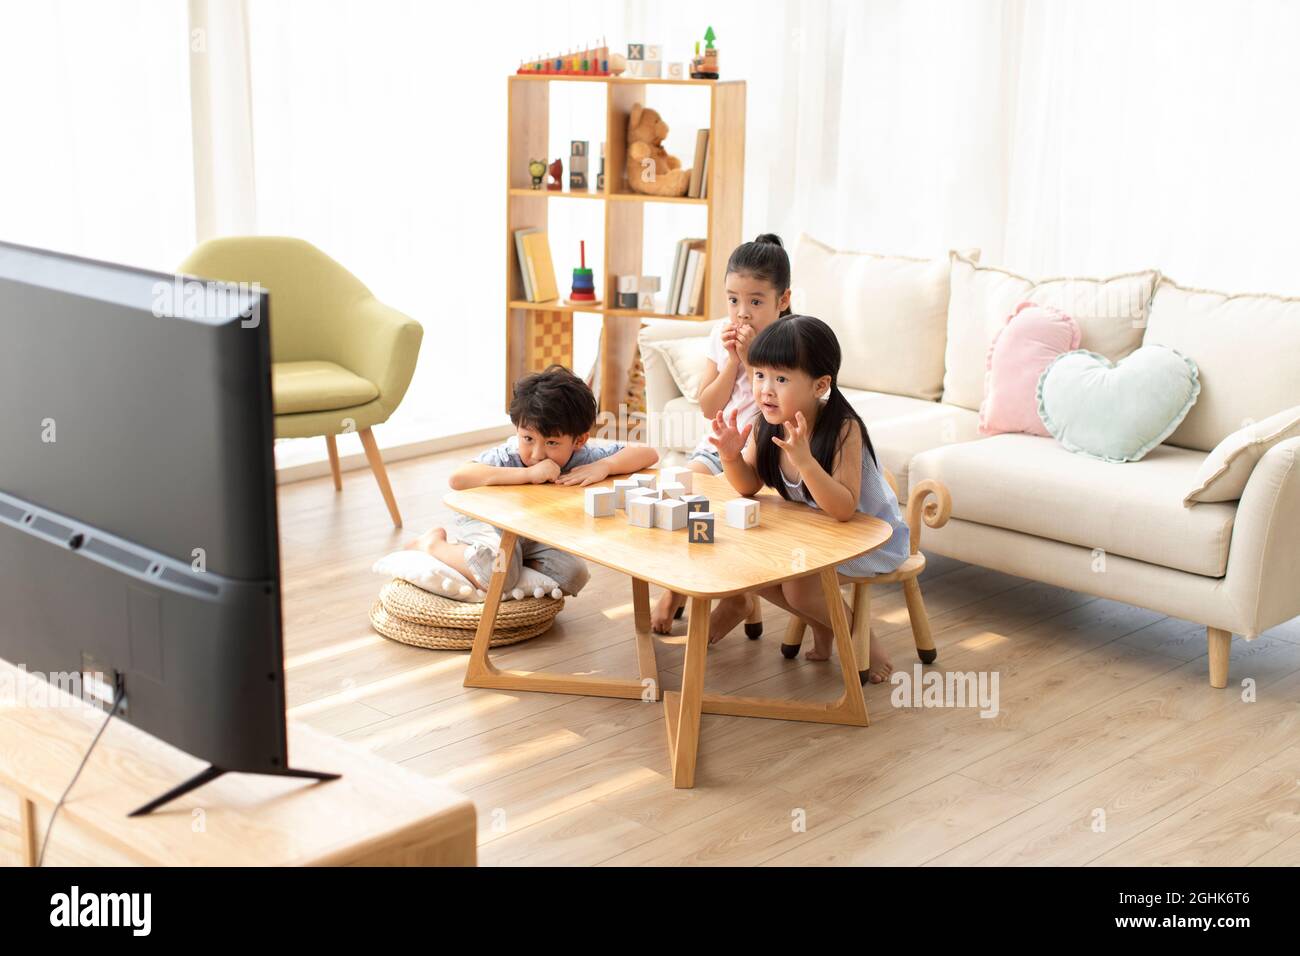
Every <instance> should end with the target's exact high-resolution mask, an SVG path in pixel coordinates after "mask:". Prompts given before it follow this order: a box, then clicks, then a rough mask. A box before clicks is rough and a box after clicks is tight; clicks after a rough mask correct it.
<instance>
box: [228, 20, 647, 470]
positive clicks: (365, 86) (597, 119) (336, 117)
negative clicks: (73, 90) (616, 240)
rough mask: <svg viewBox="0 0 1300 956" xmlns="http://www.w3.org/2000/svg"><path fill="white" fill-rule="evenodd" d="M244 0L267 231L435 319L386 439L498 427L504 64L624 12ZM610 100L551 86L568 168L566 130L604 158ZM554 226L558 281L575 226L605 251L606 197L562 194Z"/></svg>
mask: <svg viewBox="0 0 1300 956" xmlns="http://www.w3.org/2000/svg"><path fill="white" fill-rule="evenodd" d="M248 10H249V35H250V40H251V43H250V51H251V75H252V114H253V143H254V155H255V177H254V178H255V180H256V209H257V230H258V231H259V232H260V233H264V234H290V235H295V236H300V237H302V238H304V239H307V240H308V241H310V242H312V243H315V244H316V245H317V246H319V247H320V248H322V249H324V250H325V252H327V253H328V254H329V255H331V256H333V257H334V258H336V259H338V260H339V261H340V262H341V263H343V264H344V265H345V266H346V267H347V268H348V269H349V270H351V271H352V272H354V273H355V274H356V275H357V276H358V277H359V278H361V280H362V281H363V282H365V283H366V284H367V285H368V286H370V288H371V289H372V290H373V291H374V292H375V294H376V295H377V296H378V297H379V298H380V299H382V300H383V301H385V302H386V303H388V304H390V305H392V306H393V307H394V308H397V309H400V310H402V311H403V312H406V313H407V314H408V315H411V316H412V317H414V318H415V319H417V320H418V321H419V322H421V323H422V324H423V326H424V330H425V336H424V344H423V348H422V350H421V354H420V361H419V366H418V368H417V370H416V373H415V378H414V380H413V382H412V385H411V388H410V391H409V392H408V393H407V395H406V398H405V399H404V400H403V403H402V405H401V407H400V408H399V409H398V411H397V412H396V413H395V414H394V416H393V418H392V419H391V420H390V421H389V423H388V424H387V425H384V426H382V427H381V428H377V429H376V434H377V436H378V437H379V441H380V444H381V445H385V446H387V445H392V444H396V443H400V442H406V441H414V440H419V439H421V438H431V437H434V436H440V435H448V434H454V433H460V432H465V431H470V430H473V429H478V428H484V427H487V426H491V425H500V424H501V423H502V422H504V421H505V418H504V414H503V409H504V390H505V313H504V309H503V304H504V301H505V266H506V261H505V258H504V254H505V248H506V246H505V242H504V229H505V221H506V207H505V200H506V193H505V190H506V183H507V179H506V173H507V170H506V165H505V155H506V130H507V122H506V119H507V117H506V77H507V76H508V75H509V74H510V73H513V72H514V70H515V69H516V68H517V67H518V65H519V62H520V60H521V59H522V58H524V57H526V56H530V55H533V54H536V53H540V52H543V51H551V52H554V51H556V50H567V49H571V48H573V47H574V46H577V45H579V44H583V43H587V42H591V43H595V42H598V41H599V39H600V37H601V36H602V35H605V36H608V37H610V38H614V37H618V36H621V35H622V33H623V30H622V26H621V22H620V17H621V10H620V8H619V7H618V6H617V5H616V4H609V3H602V2H599V0H573V2H564V3H558V4H557V3H548V4H525V3H519V4H516V3H499V2H497V3H478V4H470V5H466V4H449V3H424V2H415V0H373V2H367V3H355V2H343V0H331V2H320V0H310V2H307V0H302V2H282V0H248ZM560 86H566V85H563V84H560ZM579 87H581V89H578V88H579ZM583 93H586V94H587V96H586V97H585V98H584V97H583V96H582V94H583ZM597 93H599V94H600V95H598V96H597V95H596V94H597ZM587 100H591V102H587ZM604 109H605V104H604V96H603V87H594V86H592V87H585V86H583V85H581V84H572V85H569V86H566V88H565V89H563V90H558V91H557V94H556V95H555V96H554V97H553V106H552V110H551V138H550V147H551V149H550V154H551V157H552V158H554V157H556V156H562V157H563V158H564V165H565V167H566V171H567V167H568V165H569V163H568V152H569V140H570V139H590V140H593V141H594V142H593V155H594V154H595V152H596V150H597V149H598V146H599V140H600V139H602V138H603V135H604V133H603V130H604ZM595 169H596V165H595V161H593V165H592V170H591V176H592V178H593V179H594V177H595ZM575 207H581V208H575ZM588 207H590V208H588ZM548 231H549V233H550V237H551V245H552V249H553V250H554V251H555V256H556V271H557V276H558V277H559V278H561V279H563V270H564V269H565V267H566V266H568V267H571V266H572V265H573V264H576V263H570V262H568V259H569V258H576V255H577V251H578V240H579V239H580V238H586V239H587V240H588V247H589V249H590V250H591V251H592V253H594V254H595V255H596V256H597V261H599V252H600V250H599V245H600V243H601V241H602V240H603V219H602V218H601V217H600V211H599V208H598V204H596V203H578V202H567V203H566V202H564V201H562V200H558V201H553V202H551V204H550V223H549V224H548ZM570 253H571V255H570ZM587 362H588V363H589V362H590V357H589V356H588V358H587ZM575 364H578V363H577V362H575ZM354 441H355V440H354ZM316 444H319V443H316ZM359 447H360V445H359V442H357V443H356V448H359ZM341 448H343V450H344V453H347V451H348V450H349V449H347V447H346V445H343V446H341ZM308 451H309V453H310V454H319V453H320V450H319V449H318V448H316V446H315V445H313V446H312V447H311V449H309V450H308ZM294 454H295V450H293V449H287V450H284V451H283V452H281V453H280V457H281V459H282V460H286V461H287V460H290V459H291V458H292V457H293V456H294Z"/></svg>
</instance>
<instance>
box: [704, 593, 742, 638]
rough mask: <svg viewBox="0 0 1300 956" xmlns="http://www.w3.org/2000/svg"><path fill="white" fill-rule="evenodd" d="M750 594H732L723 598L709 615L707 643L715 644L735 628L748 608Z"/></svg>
mask: <svg viewBox="0 0 1300 956" xmlns="http://www.w3.org/2000/svg"><path fill="white" fill-rule="evenodd" d="M750 600H751V595H748V594H733V595H732V596H731V597H726V598H723V599H722V600H721V601H719V602H718V603H717V605H716V606H715V607H714V608H713V613H712V614H710V615H709V643H710V644H716V643H718V641H720V640H722V639H723V638H724V637H726V636H727V635H728V634H730V633H731V632H732V631H734V630H735V629H736V625H737V624H739V623H740V622H741V621H743V620H744V619H745V618H746V617H747V616H748V615H749V610H750V603H749V602H750Z"/></svg>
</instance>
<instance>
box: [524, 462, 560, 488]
mask: <svg viewBox="0 0 1300 956" xmlns="http://www.w3.org/2000/svg"><path fill="white" fill-rule="evenodd" d="M524 470H525V471H526V472H527V473H528V480H529V482H531V483H532V484H534V485H544V484H546V483H547V482H548V481H555V479H557V478H559V477H560V466H559V465H557V464H556V463H555V462H553V461H551V459H549V458H543V459H542V460H541V461H539V462H538V463H537V464H535V465H529V466H528V467H527V468H526V469H524Z"/></svg>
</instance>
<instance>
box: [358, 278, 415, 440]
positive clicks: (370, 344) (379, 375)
mask: <svg viewBox="0 0 1300 956" xmlns="http://www.w3.org/2000/svg"><path fill="white" fill-rule="evenodd" d="M349 308H350V309H351V310H352V312H353V315H352V316H351V317H350V318H351V321H350V322H349V323H348V331H349V341H348V342H347V347H346V354H347V360H346V365H347V367H348V368H349V369H350V370H351V371H353V372H355V373H356V374H358V375H360V376H361V377H362V378H365V379H369V380H370V381H371V382H374V383H375V387H376V388H378V389H379V398H378V399H377V401H378V402H379V403H380V405H382V406H383V407H384V408H385V409H386V410H387V412H388V414H389V415H391V414H392V413H393V412H394V411H395V410H396V409H397V406H398V405H399V404H401V401H402V397H403V396H404V395H405V394H406V389H407V387H408V386H409V385H410V384H411V378H412V377H413V376H414V375H415V363H416V360H417V359H418V358H419V357H420V342H421V341H422V340H423V338H424V327H423V326H421V325H420V323H419V322H416V321H415V320H414V319H412V318H410V317H409V316H407V315H404V314H402V313H401V312H398V311H397V310H396V309H394V308H390V307H389V306H386V305H384V304H383V303H382V302H380V301H379V300H378V299H376V298H374V297H373V296H370V297H368V298H365V299H362V300H360V301H359V302H356V303H354V304H353V305H351V306H349Z"/></svg>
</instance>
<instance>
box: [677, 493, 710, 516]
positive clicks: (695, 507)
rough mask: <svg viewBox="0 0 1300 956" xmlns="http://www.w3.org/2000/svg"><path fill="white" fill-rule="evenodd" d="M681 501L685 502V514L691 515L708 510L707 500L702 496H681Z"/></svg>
mask: <svg viewBox="0 0 1300 956" xmlns="http://www.w3.org/2000/svg"><path fill="white" fill-rule="evenodd" d="M682 501H684V502H686V513H687V514H688V515H693V514H695V512H697V511H708V510H709V499H708V498H706V497H704V495H682Z"/></svg>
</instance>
